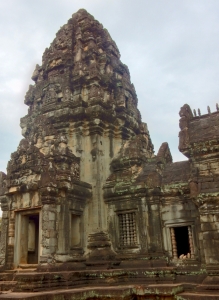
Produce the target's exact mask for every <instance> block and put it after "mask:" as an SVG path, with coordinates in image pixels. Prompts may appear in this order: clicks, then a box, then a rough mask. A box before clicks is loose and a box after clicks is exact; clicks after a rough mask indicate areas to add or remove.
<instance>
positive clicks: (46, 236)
mask: <svg viewBox="0 0 219 300" xmlns="http://www.w3.org/2000/svg"><path fill="white" fill-rule="evenodd" d="M56 212H57V211H56V204H44V205H43V206H42V213H41V214H42V215H41V222H40V224H41V228H39V230H40V236H41V239H40V244H41V247H40V248H41V255H40V261H39V262H40V264H48V263H49V264H51V263H54V262H55V261H54V254H55V253H56V249H57V230H56Z"/></svg>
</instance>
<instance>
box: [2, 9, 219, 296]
mask: <svg viewBox="0 0 219 300" xmlns="http://www.w3.org/2000/svg"><path fill="white" fill-rule="evenodd" d="M32 79H33V81H34V82H35V84H34V85H31V86H30V87H29V90H28V92H27V94H26V96H25V103H26V105H28V107H29V109H28V114H27V116H25V117H24V118H22V119H21V128H22V134H23V136H24V138H23V139H22V140H21V142H20V144H19V146H18V148H17V151H16V152H14V153H12V155H11V159H10V161H9V163H8V167H7V175H6V174H4V173H3V172H0V203H1V209H2V211H3V214H2V226H1V238H0V290H1V291H3V290H10V291H14V292H24V291H26V292H33V291H34V292H35V291H46V290H47V291H48V290H49V291H50V290H51V289H60V290H61V291H60V293H59V294H61V295H63V294H66V293H67V292H69V289H72V290H71V291H70V292H69V294H68V295H69V296H66V297H65V299H70V298H71V299H73V298H74V299H90V300H91V299H94V298H95V299H117V300H120V299H127V300H128V299H146V298H147V299H149V298H150V299H164V298H165V299H170V300H173V299H175V300H176V299H205V300H206V299H213V298H212V297H214V296H215V297H214V299H219V297H218V292H219V275H218V274H219V255H218V247H219V107H218V105H216V109H217V111H215V112H212V113H211V111H210V108H208V114H206V115H201V113H200V110H199V113H198V116H197V115H196V112H194V114H193V112H192V110H191V108H190V106H189V105H188V104H184V105H183V106H182V107H181V109H180V112H179V115H180V120H179V126H180V132H179V150H180V151H181V152H182V153H183V154H184V155H185V156H186V157H187V158H188V159H187V160H186V161H181V162H172V156H171V152H170V149H169V146H168V144H167V143H166V142H164V143H162V144H161V147H160V149H159V151H158V153H157V155H155V154H154V151H153V145H152V142H151V139H150V135H149V132H148V129H147V125H146V124H145V123H143V122H142V121H141V116H140V113H139V111H138V108H137V102H138V100H137V96H136V92H135V89H134V86H133V84H132V83H131V81H130V74H129V70H128V68H127V66H126V65H124V64H123V63H122V62H121V61H120V54H119V50H118V48H117V46H116V44H115V42H114V41H113V40H112V39H111V37H110V35H109V33H108V31H107V30H106V29H104V28H103V26H102V25H101V24H100V23H99V22H98V21H96V20H95V19H94V18H93V17H92V16H91V15H90V14H89V13H87V12H86V11H85V10H83V9H81V10H79V11H78V12H77V13H76V14H74V15H73V16H72V18H71V19H70V20H69V21H68V23H67V24H66V25H64V26H63V27H62V28H61V29H60V30H59V31H58V33H57V35H56V38H55V39H54V41H53V42H52V44H51V46H50V47H49V48H48V49H46V50H45V52H44V54H43V58H42V65H41V66H39V65H37V66H36V68H35V71H34V73H33V76H32ZM26 269H28V270H26ZM100 285H101V287H100ZM109 286H111V288H110V289H109ZM75 287H77V289H76V290H75V289H74V288H75ZM84 287H86V289H84ZM80 288H82V289H81V290H80ZM89 289H90V290H89ZM88 290H89V291H90V292H91V293H89V292H88ZM209 291H210V292H209ZM212 291H214V292H212ZM45 293H46V292H45ZM11 294H12V295H9V296H8V295H6V297H10V299H13V297H16V299H18V298H17V297H18V296H17V294H13V292H12V293H11ZM72 294H74V295H73V296H72V297H73V298H72V297H71V295H72ZM177 294H178V295H177ZM13 295H14V296H13ZM47 295H48V294H47ZM50 295H51V297H49V299H57V298H56V295H57V293H56V292H55V293H54V297H53V295H52V294H50ZM44 296H45V295H43V294H41V296H39V297H38V296H37V299H45V297H46V299H47V296H45V297H44ZM178 296H179V297H178ZM208 296H209V298H208ZM216 296H217V297H216ZM1 297H2V296H1V295H0V299H5V297H4V295H3V298H1ZM19 297H20V299H24V295H23V294H21V295H20V296H19ZM28 297H29V296H28ZM30 297H32V296H30ZM145 297H146V298H145ZM148 297H149V298H148Z"/></svg>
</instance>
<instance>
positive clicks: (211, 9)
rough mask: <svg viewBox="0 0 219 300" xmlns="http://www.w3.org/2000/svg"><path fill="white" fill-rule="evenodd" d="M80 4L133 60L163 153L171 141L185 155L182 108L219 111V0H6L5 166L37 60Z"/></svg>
mask: <svg viewBox="0 0 219 300" xmlns="http://www.w3.org/2000/svg"><path fill="white" fill-rule="evenodd" d="M79 8H85V9H87V10H88V11H89V12H90V13H91V14H92V15H94V17H95V18H96V19H97V20H99V21H100V22H101V23H102V24H103V25H104V27H105V28H107V29H108V31H109V32H110V34H111V36H112V38H113V39H114V40H115V42H116V43H117V46H118V47H119V49H120V53H121V60H122V62H123V63H125V64H126V65H128V67H129V69H130V73H131V80H132V82H133V83H134V85H135V88H136V91H137V94H138V99H139V109H140V111H141V113H142V119H143V121H144V122H146V123H147V124H148V128H149V130H150V134H151V138H152V141H153V143H154V146H155V152H156V153H157V151H158V148H159V146H160V144H161V143H162V142H164V141H166V142H168V143H169V145H170V148H171V152H172V155H173V158H174V161H177V160H183V159H185V158H184V157H183V155H181V154H180V153H179V152H178V132H179V127H178V122H179V116H178V112H179V109H180V107H181V106H182V105H183V104H185V103H188V104H189V105H190V106H191V108H192V109H194V108H196V109H197V108H200V109H201V112H202V114H205V113H207V106H208V105H209V106H210V108H211V110H212V111H215V104H216V103H217V102H219V86H218V82H219V1H218V0H192V1H191V0H165V1H164V0H80V1H79V0H62V1H61V0H37V1H33V0H31V1H29V0H7V1H3V0H2V1H0V60H1V67H0V170H2V171H5V170H6V166H7V161H8V160H9V158H10V153H11V152H13V151H15V150H16V148H17V146H18V143H19V141H20V139H21V135H20V127H19V119H20V118H21V117H22V116H24V115H25V114H26V112H27V107H25V105H24V104H23V100H24V95H25V93H26V91H27V89H28V85H29V84H31V83H32V82H31V79H30V77H31V75H32V72H33V70H34V68H35V65H36V63H39V64H41V57H42V54H43V51H44V49H45V48H46V47H48V46H49V45H50V43H51V42H52V40H53V39H54V37H55V33H56V32H57V31H58V29H59V28H60V26H62V25H64V24H65V23H66V22H67V20H68V19H69V18H70V17H71V15H72V14H73V13H74V12H76V11H77V10H78V9H79Z"/></svg>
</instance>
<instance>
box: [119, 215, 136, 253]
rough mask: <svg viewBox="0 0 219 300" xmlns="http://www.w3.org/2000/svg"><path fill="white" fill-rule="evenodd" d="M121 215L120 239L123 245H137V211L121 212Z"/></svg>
mask: <svg viewBox="0 0 219 300" xmlns="http://www.w3.org/2000/svg"><path fill="white" fill-rule="evenodd" d="M118 217H119V240H120V246H121V247H129V246H136V245H137V230H136V213H135V212H129V213H121V214H118Z"/></svg>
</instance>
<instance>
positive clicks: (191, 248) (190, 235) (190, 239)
mask: <svg viewBox="0 0 219 300" xmlns="http://www.w3.org/2000/svg"><path fill="white" fill-rule="evenodd" d="M188 234H189V248H190V253H191V258H195V255H194V245H193V238H192V228H191V226H188Z"/></svg>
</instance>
